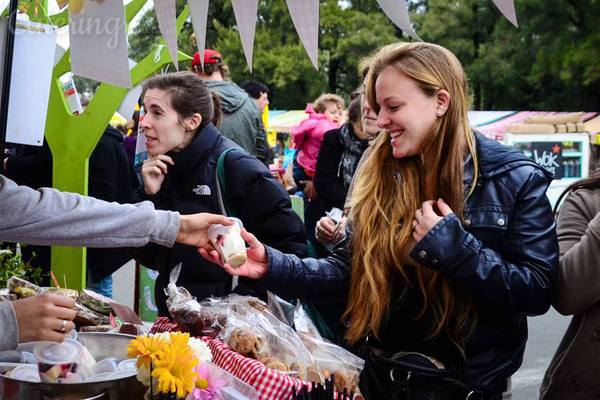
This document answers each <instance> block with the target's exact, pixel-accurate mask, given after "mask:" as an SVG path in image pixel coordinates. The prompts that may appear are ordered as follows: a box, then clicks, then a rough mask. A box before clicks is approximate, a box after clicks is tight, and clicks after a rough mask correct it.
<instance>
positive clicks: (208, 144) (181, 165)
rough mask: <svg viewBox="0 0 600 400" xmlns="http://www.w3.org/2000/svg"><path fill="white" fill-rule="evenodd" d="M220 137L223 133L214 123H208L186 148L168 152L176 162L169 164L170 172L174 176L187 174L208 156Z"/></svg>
mask: <svg viewBox="0 0 600 400" xmlns="http://www.w3.org/2000/svg"><path fill="white" fill-rule="evenodd" d="M220 138H221V134H220V133H219V131H218V130H217V128H215V126H214V125H213V124H212V123H210V124H208V125H206V126H205V127H204V128H202V130H201V131H200V132H199V133H198V134H197V135H196V137H195V138H194V139H193V140H192V142H191V143H190V144H189V145H188V146H187V147H186V148H185V149H183V150H181V151H179V152H176V153H175V152H169V153H167V155H168V156H170V157H171V158H172V159H173V162H174V163H175V165H169V166H168V171H169V173H170V174H171V175H172V176H173V177H185V176H187V175H188V174H189V171H191V170H192V169H194V167H195V166H196V164H198V163H199V162H201V161H203V160H206V159H207V158H208V155H209V154H210V153H211V152H212V150H213V148H214V147H215V145H216V144H217V141H218V140H219V139H220Z"/></svg>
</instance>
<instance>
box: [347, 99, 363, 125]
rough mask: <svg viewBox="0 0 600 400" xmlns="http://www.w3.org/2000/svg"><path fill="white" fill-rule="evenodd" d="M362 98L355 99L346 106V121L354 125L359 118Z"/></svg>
mask: <svg viewBox="0 0 600 400" xmlns="http://www.w3.org/2000/svg"><path fill="white" fill-rule="evenodd" d="M361 105H362V96H358V97H355V98H354V100H352V101H351V102H350V106H348V121H350V122H351V123H353V124H355V123H357V122H358V121H360V117H361V114H362V113H361Z"/></svg>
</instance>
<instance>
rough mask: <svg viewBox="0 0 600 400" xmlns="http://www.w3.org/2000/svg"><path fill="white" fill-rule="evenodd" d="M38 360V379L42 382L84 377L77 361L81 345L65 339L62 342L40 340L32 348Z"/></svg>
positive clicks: (77, 380)
mask: <svg viewBox="0 0 600 400" xmlns="http://www.w3.org/2000/svg"><path fill="white" fill-rule="evenodd" d="M33 353H34V354H35V357H36V358H37V361H38V372H39V375H40V380H41V381H42V382H44V383H67V382H81V381H83V380H84V379H85V376H83V374H82V372H83V371H82V372H80V371H79V370H80V368H79V362H80V359H81V355H82V353H83V345H82V344H81V343H79V342H77V341H75V340H71V339H65V340H64V341H63V342H62V343H55V342H40V343H38V344H36V345H35V347H34V348H33Z"/></svg>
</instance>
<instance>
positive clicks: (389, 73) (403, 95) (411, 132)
mask: <svg viewBox="0 0 600 400" xmlns="http://www.w3.org/2000/svg"><path fill="white" fill-rule="evenodd" d="M375 95H376V101H377V104H378V105H379V107H380V110H379V114H378V116H377V125H378V126H379V127H380V128H382V129H385V130H387V131H388V132H389V134H390V144H391V146H392V153H393V155H394V157H395V158H403V157H409V156H414V155H417V154H421V153H422V152H423V143H424V141H425V138H426V136H427V135H428V134H430V132H431V128H432V127H433V125H434V124H435V122H436V119H437V118H438V117H439V116H441V114H440V104H439V102H438V95H433V96H429V95H427V94H426V93H425V92H424V91H423V89H421V87H419V85H418V83H417V81H415V80H414V79H411V78H409V77H408V76H406V75H405V74H404V73H402V72H399V71H398V70H397V69H395V68H394V67H392V66H388V67H386V68H384V69H383V70H382V71H381V74H379V76H378V77H377V80H376V82H375Z"/></svg>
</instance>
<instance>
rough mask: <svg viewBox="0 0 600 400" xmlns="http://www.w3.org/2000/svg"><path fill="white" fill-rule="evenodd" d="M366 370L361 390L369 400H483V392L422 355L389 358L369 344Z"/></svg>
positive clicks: (412, 354)
mask: <svg viewBox="0 0 600 400" xmlns="http://www.w3.org/2000/svg"><path fill="white" fill-rule="evenodd" d="M361 353H362V355H363V357H364V358H365V361H366V362H365V368H364V370H363V372H362V374H361V377H360V390H361V393H362V394H363V395H364V396H365V398H366V399H369V400H375V399H389V400H467V399H468V400H479V399H481V398H482V394H481V392H478V391H477V390H475V389H474V388H471V387H470V386H469V385H468V384H467V383H466V382H465V380H464V379H463V378H462V377H461V375H460V374H459V373H457V372H455V371H450V370H447V369H444V368H443V367H442V366H440V365H438V363H436V361H435V360H433V359H431V358H430V357H428V356H426V355H424V354H421V353H410V352H400V353H396V354H394V355H392V356H390V357H387V356H386V355H385V354H384V353H383V351H381V350H379V349H376V348H374V347H372V346H369V345H367V344H365V345H364V346H363V349H362V352H361Z"/></svg>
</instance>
